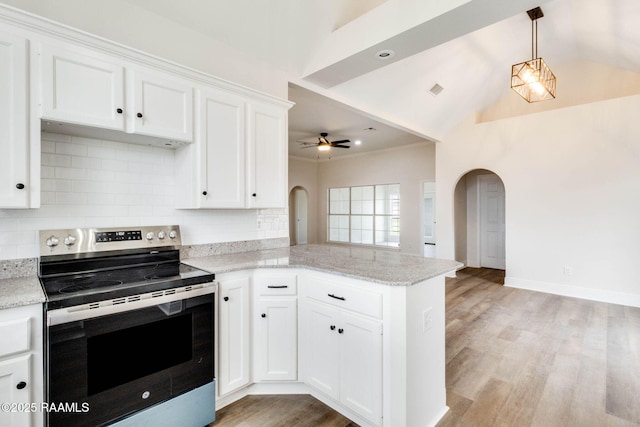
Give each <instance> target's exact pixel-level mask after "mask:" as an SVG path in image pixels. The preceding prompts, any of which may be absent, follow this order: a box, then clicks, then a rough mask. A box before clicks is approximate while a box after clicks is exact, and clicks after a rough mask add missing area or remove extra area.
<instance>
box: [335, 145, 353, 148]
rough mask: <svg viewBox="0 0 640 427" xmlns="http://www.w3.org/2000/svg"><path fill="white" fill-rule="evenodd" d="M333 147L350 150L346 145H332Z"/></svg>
mask: <svg viewBox="0 0 640 427" xmlns="http://www.w3.org/2000/svg"><path fill="white" fill-rule="evenodd" d="M333 147H335V148H351V147H350V146H348V145H334V146H333Z"/></svg>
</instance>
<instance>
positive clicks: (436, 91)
mask: <svg viewBox="0 0 640 427" xmlns="http://www.w3.org/2000/svg"><path fill="white" fill-rule="evenodd" d="M443 90H444V88H443V87H442V86H440V85H439V84H438V83H436V84H434V85H433V86H432V87H431V89H429V93H430V94H431V95H433V96H438V95H440V92H442V91H443Z"/></svg>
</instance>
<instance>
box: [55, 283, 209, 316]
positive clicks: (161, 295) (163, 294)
mask: <svg viewBox="0 0 640 427" xmlns="http://www.w3.org/2000/svg"><path fill="white" fill-rule="evenodd" d="M216 289H217V282H207V283H199V284H196V285H189V286H185V287H181V288H174V289H167V290H165V291H158V292H150V293H146V294H139V295H132V296H128V297H124V298H116V299H112V300H106V301H99V302H93V303H90V304H83V305H78V306H74V307H66V308H58V309H55V310H49V311H47V326H55V325H61V324H63V323H69V322H75V321H78V320H86V319H93V318H95V317H100V316H107V315H109V314H116V313H122V312H124V311H131V310H137V309H139V308H146V307H153V306H155V305H161V304H166V303H170V302H173V301H179V300H183V299H189V298H194V297H198V296H201V295H208V294H212V293H215V292H216Z"/></svg>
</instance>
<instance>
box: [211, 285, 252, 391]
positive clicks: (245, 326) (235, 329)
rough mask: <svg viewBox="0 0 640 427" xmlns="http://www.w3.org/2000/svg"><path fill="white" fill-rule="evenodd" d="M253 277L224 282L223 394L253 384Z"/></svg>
mask: <svg viewBox="0 0 640 427" xmlns="http://www.w3.org/2000/svg"><path fill="white" fill-rule="evenodd" d="M249 292H250V279H249V278H248V277H246V278H238V279H231V280H225V281H222V282H220V287H219V294H220V297H219V298H220V299H219V303H218V313H219V315H218V316H219V317H218V319H219V320H218V335H219V340H218V361H219V371H218V377H219V378H218V390H219V394H220V395H224V394H226V393H229V392H231V391H234V390H236V389H238V388H240V387H243V386H245V385H247V384H249V379H250V378H249V367H250V349H249V333H250V330H249V321H250V317H249V316H250V313H249Z"/></svg>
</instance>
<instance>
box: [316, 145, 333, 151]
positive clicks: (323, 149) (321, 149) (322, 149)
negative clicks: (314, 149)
mask: <svg viewBox="0 0 640 427" xmlns="http://www.w3.org/2000/svg"><path fill="white" fill-rule="evenodd" d="M330 149H331V145H329V144H320V145H318V151H329V150H330Z"/></svg>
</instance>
